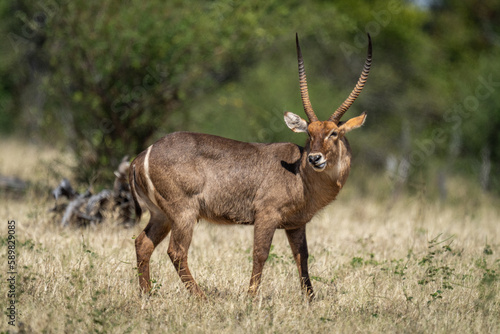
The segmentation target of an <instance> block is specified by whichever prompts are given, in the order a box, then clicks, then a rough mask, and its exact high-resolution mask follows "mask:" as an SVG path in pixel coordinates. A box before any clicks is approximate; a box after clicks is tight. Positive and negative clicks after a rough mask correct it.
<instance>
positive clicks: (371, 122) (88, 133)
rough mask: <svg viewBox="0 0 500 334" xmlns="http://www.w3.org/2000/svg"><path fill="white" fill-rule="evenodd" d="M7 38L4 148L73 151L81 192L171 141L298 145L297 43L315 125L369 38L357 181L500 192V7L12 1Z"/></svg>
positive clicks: (3, 19)
mask: <svg viewBox="0 0 500 334" xmlns="http://www.w3.org/2000/svg"><path fill="white" fill-rule="evenodd" d="M0 31H1V34H0V37H1V38H0V43H1V44H0V138H3V141H5V140H6V138H12V137H14V138H21V139H22V140H27V141H30V142H34V143H37V144H43V145H50V146H51V147H57V148H58V149H60V150H61V151H70V152H71V154H72V155H73V156H74V157H75V160H74V161H75V163H74V166H73V167H74V168H73V175H72V176H71V177H72V178H74V179H76V180H79V181H80V182H84V183H86V184H90V183H93V184H96V185H99V184H102V183H106V182H110V180H112V179H113V170H114V169H115V168H116V166H117V165H118V164H119V162H120V160H121V159H122V157H123V156H124V155H129V156H130V157H134V156H135V155H136V154H138V153H139V152H141V151H142V150H144V149H145V148H146V147H147V146H149V145H150V144H152V143H153V142H154V141H155V140H157V139H158V138H160V137H162V136H163V135H165V134H166V133H169V132H172V131H178V130H189V131H196V132H205V133H211V134H217V135H221V136H225V137H229V138H233V139H237V140H242V141H252V142H276V141H292V142H295V143H297V144H301V145H303V144H304V142H305V140H306V136H305V135H304V134H295V133H292V132H291V131H290V130H288V128H286V125H285V124H284V121H283V112H284V111H292V112H294V113H297V114H299V115H301V116H303V117H305V115H304V114H303V108H302V104H301V100H300V92H299V83H298V74H297V60H296V51H295V33H296V32H297V33H298V34H299V36H300V40H301V46H302V51H303V56H304V60H305V66H306V71H307V75H308V83H309V93H310V96H311V101H312V105H313V107H314V110H315V112H316V114H317V115H318V117H319V118H320V119H326V118H328V117H329V116H330V115H331V114H332V113H333V111H334V110H335V109H336V108H337V107H338V106H339V105H340V104H341V103H342V102H343V101H344V99H345V98H346V97H347V96H348V94H349V93H350V91H351V90H352V89H353V87H354V85H355V83H356V81H357V79H358V76H359V75H360V73H361V70H362V66H363V63H364V60H365V57H366V51H367V37H366V33H370V34H371V37H372V40H373V47H374V49H373V66H372V71H371V73H370V77H369V79H368V82H367V84H366V86H365V89H364V90H363V92H362V93H361V95H360V96H359V98H358V99H357V100H356V102H355V103H354V104H353V106H352V107H351V108H350V109H349V111H348V112H347V113H346V115H345V116H344V120H345V119H348V118H350V117H354V116H357V115H359V114H360V113H361V112H363V111H366V112H367V113H368V118H367V121H366V123H365V125H364V126H363V127H362V128H361V129H359V130H356V131H353V132H351V133H350V134H349V135H348V137H349V140H350V143H351V146H352V150H353V155H354V160H353V171H352V172H351V179H350V180H349V182H348V185H349V184H350V183H354V184H355V185H356V189H358V190H360V191H361V192H365V191H366V192H367V193H370V192H371V189H372V188H378V189H384V191H383V193H384V194H389V195H390V196H397V195H398V194H400V193H402V192H410V193H420V194H424V195H425V196H426V197H428V198H431V199H441V200H443V201H452V200H453V198H454V197H453V196H454V195H453V194H455V193H457V192H461V193H462V194H465V195H466V196H473V194H475V193H489V194H492V195H494V196H496V195H498V194H499V193H500V135H499V131H498V128H499V127H500V94H499V92H500V2H499V1H496V0H481V1H479V0H414V1H400V0H389V1H386V0H384V1H381V0H370V1H368V0H365V1H350V0H349V1H348V0H338V1H320V0H309V1H278V0H266V1H257V0H248V1H244V2H243V1H241V2H240V1H233V0H220V1H197V0H195V1H190V2H189V4H186V2H184V1H175V0H174V1H160V0H149V1H146V2H145V1H138V0H137V1H135V0H132V1H117V0H104V1H84V0H72V1H67V0H34V1H25V0H20V1H3V2H1V3H0ZM381 193H382V192H381Z"/></svg>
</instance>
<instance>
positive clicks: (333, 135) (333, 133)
mask: <svg viewBox="0 0 500 334" xmlns="http://www.w3.org/2000/svg"><path fill="white" fill-rule="evenodd" d="M337 135H338V132H337V131H333V132H332V133H330V137H333V138H335V137H337Z"/></svg>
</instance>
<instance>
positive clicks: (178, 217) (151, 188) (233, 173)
mask: <svg viewBox="0 0 500 334" xmlns="http://www.w3.org/2000/svg"><path fill="white" fill-rule="evenodd" d="M296 43H297V56H298V63H299V79H300V93H301V97H302V104H303V106H304V111H305V113H306V115H307V117H308V118H309V122H307V121H305V120H304V119H302V118H301V117H299V116H297V115H295V114H293V113H291V112H285V123H286V124H287V126H288V127H289V128H290V129H291V130H292V131H294V132H305V133H307V134H308V139H307V142H306V145H305V147H300V146H297V145H295V144H292V143H272V144H260V143H244V142H239V141H235V140H231V139H226V138H221V137H217V136H212V135H207V134H200V133H190V132H176V133H172V134H169V135H167V136H165V137H163V138H162V139H160V140H159V141H157V142H156V143H154V144H153V145H151V146H150V147H148V149H147V150H145V151H144V152H142V153H141V154H139V155H138V156H137V158H136V159H135V160H134V161H133V162H132V165H131V168H130V175H129V180H130V185H131V189H132V194H133V197H134V201H135V204H136V212H137V219H140V216H141V213H142V210H141V206H140V205H139V203H138V202H140V203H141V204H142V205H143V206H145V207H146V208H147V209H148V210H149V211H150V213H151V218H150V220H149V223H148V225H147V226H146V228H145V229H144V231H142V232H141V234H140V235H139V236H138V237H137V238H136V240H135V247H136V254H137V267H138V271H139V285H140V288H141V291H143V292H144V291H150V289H151V283H150V276H149V260H150V257H151V254H152V253H153V251H154V249H155V247H157V246H158V244H159V243H160V242H161V241H162V240H163V239H164V238H165V237H166V236H167V235H168V233H169V232H171V234H170V244H169V246H168V255H169V257H170V259H171V260H172V263H173V264H174V267H175V269H176V271H177V273H178V275H179V276H180V278H181V280H182V282H184V284H185V285H186V287H187V289H188V290H189V291H190V292H191V293H193V294H195V295H198V296H200V297H204V296H205V295H204V293H203V292H202V290H201V289H200V288H199V286H198V284H196V282H195V280H194V279H193V276H192V275H191V272H190V271H189V268H188V261H187V256H188V249H189V245H190V243H191V238H192V235H193V228H194V225H195V224H196V222H197V221H198V220H199V219H205V220H207V221H209V222H213V223H220V224H244V225H254V246H253V270H252V276H251V279H250V288H249V294H250V295H255V294H256V293H257V289H258V287H259V284H260V281H261V274H262V268H263V266H264V262H265V261H266V259H267V257H268V255H269V249H270V246H271V241H272V239H273V235H274V232H275V230H276V229H284V230H285V232H286V235H287V237H288V241H289V243H290V247H291V248H292V252H293V256H294V258H295V261H296V263H297V267H298V270H299V276H300V280H301V285H302V288H303V290H305V293H306V294H307V296H308V297H309V298H312V297H313V289H312V286H311V281H310V279H309V273H308V268H307V259H308V251H307V241H306V224H307V222H309V221H310V220H311V218H312V217H313V216H314V215H315V214H316V212H318V210H320V209H321V208H323V207H325V206H326V205H327V204H329V203H330V202H332V201H333V200H334V199H335V197H336V196H337V194H338V193H339V191H340V189H341V188H342V187H343V186H344V183H345V182H346V180H347V176H348V174H349V170H350V164H351V149H350V147H349V143H348V141H347V138H346V137H345V134H346V133H347V132H349V131H351V130H353V129H356V128H358V127H360V126H361V125H363V123H364V121H365V118H366V114H365V113H363V114H362V115H360V116H358V117H354V118H352V119H350V120H348V121H347V122H345V123H342V122H340V118H341V117H342V115H344V113H345V112H346V111H347V109H348V108H349V107H350V106H351V104H352V103H353V102H354V100H355V99H356V98H357V97H358V95H359V93H360V92H361V90H362V89H363V86H364V84H365V82H366V79H367V77H368V72H369V71H370V66H371V60H372V46H371V40H370V36H368V55H367V58H366V61H365V65H364V67H363V72H362V73H361V76H360V78H359V80H358V82H357V84H356V87H355V88H354V89H353V91H352V92H351V94H350V95H349V97H348V98H347V99H346V100H345V101H344V103H342V105H341V106H340V107H339V108H338V109H337V110H336V111H335V112H334V113H333V114H332V116H330V118H329V119H328V120H327V121H319V120H318V118H317V117H316V115H315V113H314V111H313V109H312V106H311V103H310V101H309V94H308V91H307V82H306V74H305V70H304V62H303V59H302V53H301V50H300V46H299V40H298V37H296Z"/></svg>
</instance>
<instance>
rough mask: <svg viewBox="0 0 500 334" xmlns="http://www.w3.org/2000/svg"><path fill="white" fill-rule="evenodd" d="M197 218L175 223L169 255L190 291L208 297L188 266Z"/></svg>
mask: <svg viewBox="0 0 500 334" xmlns="http://www.w3.org/2000/svg"><path fill="white" fill-rule="evenodd" d="M195 221H196V220H193V221H192V222H189V223H187V224H185V225H180V224H179V225H174V226H173V227H172V235H171V236H170V245H169V246H168V255H169V256H170V259H171V260H172V263H173V264H174V267H175V270H176V271H177V274H178V275H179V277H180V278H181V281H182V282H183V283H184V285H185V286H186V288H187V289H188V291H189V292H191V293H192V294H193V295H196V296H198V297H201V298H203V299H204V298H206V297H205V294H204V293H203V291H202V290H201V289H200V287H199V286H198V284H196V282H195V280H194V278H193V276H192V275H191V272H190V271H189V267H188V250H189V246H190V244H191V239H192V236H193V228H194V223H195Z"/></svg>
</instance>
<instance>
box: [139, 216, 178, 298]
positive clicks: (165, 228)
mask: <svg viewBox="0 0 500 334" xmlns="http://www.w3.org/2000/svg"><path fill="white" fill-rule="evenodd" d="M169 231H170V223H169V222H168V221H167V218H166V217H165V216H164V215H163V214H160V213H157V214H155V213H154V212H151V219H150V220H149V223H148V225H147V226H146V228H145V229H144V231H142V232H141V234H139V236H138V237H137V238H136V239H135V252H136V255H137V270H138V274H139V286H140V289H141V292H143V293H146V292H150V291H151V281H150V276H149V260H150V258H151V254H153V251H154V250H155V248H156V246H158V244H159V243H160V242H161V241H162V240H163V239H165V237H166V236H167V235H168V232H169Z"/></svg>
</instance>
